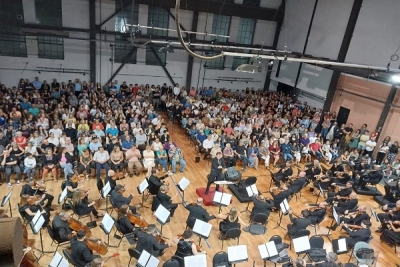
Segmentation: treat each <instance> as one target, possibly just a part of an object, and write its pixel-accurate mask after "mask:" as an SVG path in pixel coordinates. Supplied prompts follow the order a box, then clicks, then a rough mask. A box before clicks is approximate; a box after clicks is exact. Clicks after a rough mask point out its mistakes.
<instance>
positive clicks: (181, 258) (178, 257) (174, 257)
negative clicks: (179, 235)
mask: <svg viewBox="0 0 400 267" xmlns="http://www.w3.org/2000/svg"><path fill="white" fill-rule="evenodd" d="M171 259H174V260H176V261H178V262H179V266H180V267H185V260H184V259H183V257H180V256H178V255H174V256H172V258H171Z"/></svg>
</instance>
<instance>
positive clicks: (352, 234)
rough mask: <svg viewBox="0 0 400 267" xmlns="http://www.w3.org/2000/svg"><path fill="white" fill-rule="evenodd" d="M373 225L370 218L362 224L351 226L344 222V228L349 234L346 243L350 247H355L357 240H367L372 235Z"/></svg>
mask: <svg viewBox="0 0 400 267" xmlns="http://www.w3.org/2000/svg"><path fill="white" fill-rule="evenodd" d="M371 225H372V224H371V222H370V221H368V220H364V221H362V222H361V226H351V225H347V224H343V226H342V229H343V230H345V231H346V232H347V234H348V235H349V236H348V237H346V244H347V245H348V246H349V247H354V245H355V244H356V243H357V242H360V241H363V242H367V241H368V239H369V238H370V236H371V229H370V227H371ZM351 228H353V229H354V230H352V229H351ZM339 238H341V237H339Z"/></svg>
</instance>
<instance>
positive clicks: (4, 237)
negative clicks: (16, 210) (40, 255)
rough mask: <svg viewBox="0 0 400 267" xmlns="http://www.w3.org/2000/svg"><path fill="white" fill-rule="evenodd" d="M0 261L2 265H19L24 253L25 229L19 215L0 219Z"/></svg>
mask: <svg viewBox="0 0 400 267" xmlns="http://www.w3.org/2000/svg"><path fill="white" fill-rule="evenodd" d="M0 229H1V238H0V262H1V266H2V267H6V266H7V267H8V266H14V267H18V266H19V264H20V262H21V260H22V257H23V256H24V253H23V251H22V250H23V245H24V244H23V232H24V231H23V229H22V222H21V219H20V218H18V217H12V218H2V219H0Z"/></svg>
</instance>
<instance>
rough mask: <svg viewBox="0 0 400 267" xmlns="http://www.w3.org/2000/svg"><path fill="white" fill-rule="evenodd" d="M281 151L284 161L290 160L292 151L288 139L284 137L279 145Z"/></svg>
mask: <svg viewBox="0 0 400 267" xmlns="http://www.w3.org/2000/svg"><path fill="white" fill-rule="evenodd" d="M281 152H282V154H283V160H284V161H288V160H289V161H292V160H293V156H292V154H291V152H292V145H291V144H290V143H289V139H285V142H284V143H283V144H282V145H281Z"/></svg>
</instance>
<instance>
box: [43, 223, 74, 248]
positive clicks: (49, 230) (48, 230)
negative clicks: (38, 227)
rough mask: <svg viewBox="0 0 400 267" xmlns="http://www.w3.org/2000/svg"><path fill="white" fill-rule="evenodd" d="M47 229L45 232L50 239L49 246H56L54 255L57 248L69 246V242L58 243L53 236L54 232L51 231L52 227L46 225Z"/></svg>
mask: <svg viewBox="0 0 400 267" xmlns="http://www.w3.org/2000/svg"><path fill="white" fill-rule="evenodd" d="M46 228H47V232H48V233H49V236H50V238H51V240H52V241H51V246H53V243H55V244H56V245H57V247H56V249H55V250H54V255H55V254H56V252H57V249H58V247H59V246H62V245H65V244H69V240H65V241H58V240H57V239H56V237H55V235H54V231H53V227H51V226H50V224H48V225H46Z"/></svg>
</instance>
